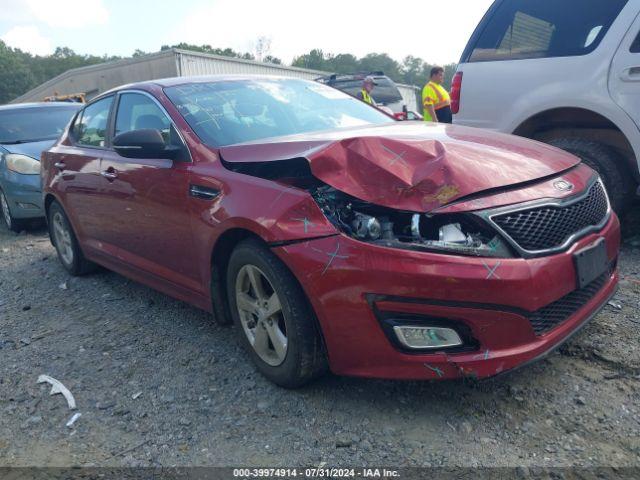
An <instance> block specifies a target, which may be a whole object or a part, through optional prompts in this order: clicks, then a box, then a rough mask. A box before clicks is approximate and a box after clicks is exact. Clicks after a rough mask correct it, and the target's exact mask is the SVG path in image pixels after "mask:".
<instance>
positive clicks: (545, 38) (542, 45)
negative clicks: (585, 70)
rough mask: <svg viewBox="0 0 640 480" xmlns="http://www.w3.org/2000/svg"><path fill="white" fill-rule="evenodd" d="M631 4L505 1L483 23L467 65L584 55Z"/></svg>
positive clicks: (613, 0) (616, 1) (622, 0)
mask: <svg viewBox="0 0 640 480" xmlns="http://www.w3.org/2000/svg"><path fill="white" fill-rule="evenodd" d="M627 2H628V0H562V1H558V0H505V1H504V2H502V3H501V4H500V5H499V6H498V8H497V9H496V10H495V11H494V13H493V15H492V16H491V17H490V18H488V19H486V20H485V25H484V28H483V29H482V32H481V33H480V35H479V37H478V39H477V41H476V45H475V46H474V47H473V49H472V50H471V52H470V54H469V57H468V58H467V59H463V60H465V61H468V62H487V61H497V60H521V59H527V58H549V57H568V56H578V55H586V54H588V53H590V52H592V51H593V50H595V49H596V48H597V47H598V45H599V44H600V42H601V41H602V39H603V38H604V36H605V35H606V33H607V31H608V30H609V27H610V26H611V24H612V23H613V22H614V20H615V19H616V18H617V17H618V15H619V14H620V12H621V10H622V9H623V8H624V6H625V5H626V4H627Z"/></svg>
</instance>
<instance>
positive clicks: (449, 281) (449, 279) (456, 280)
mask: <svg viewBox="0 0 640 480" xmlns="http://www.w3.org/2000/svg"><path fill="white" fill-rule="evenodd" d="M444 281H445V282H447V283H460V280H458V279H457V278H453V277H447V278H445V279H444Z"/></svg>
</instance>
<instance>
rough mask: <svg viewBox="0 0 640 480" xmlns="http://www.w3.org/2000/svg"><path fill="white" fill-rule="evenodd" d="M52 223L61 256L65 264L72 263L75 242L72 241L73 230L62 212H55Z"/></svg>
mask: <svg viewBox="0 0 640 480" xmlns="http://www.w3.org/2000/svg"><path fill="white" fill-rule="evenodd" d="M52 224H53V237H54V239H55V242H56V247H58V253H59V254H60V258H62V261H63V262H64V263H65V264H67V265H71V264H72V263H73V242H72V241H71V232H70V231H69V228H68V227H67V223H66V222H65V221H64V218H63V217H62V213H60V212H56V213H54V215H53V219H52Z"/></svg>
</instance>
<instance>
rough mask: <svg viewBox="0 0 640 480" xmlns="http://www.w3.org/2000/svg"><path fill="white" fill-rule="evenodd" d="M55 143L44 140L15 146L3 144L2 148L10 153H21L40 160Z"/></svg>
mask: <svg viewBox="0 0 640 480" xmlns="http://www.w3.org/2000/svg"><path fill="white" fill-rule="evenodd" d="M54 143H56V141H55V140H43V141H40V142H31V143H18V144H15V145H14V144H4V143H3V144H1V145H2V148H4V149H5V150H7V151H8V152H9V153H19V154H21V155H27V156H29V157H31V158H34V159H35V160H40V154H41V153H42V152H44V151H45V150H48V149H49V148H50V147H51V146H52V145H53V144H54Z"/></svg>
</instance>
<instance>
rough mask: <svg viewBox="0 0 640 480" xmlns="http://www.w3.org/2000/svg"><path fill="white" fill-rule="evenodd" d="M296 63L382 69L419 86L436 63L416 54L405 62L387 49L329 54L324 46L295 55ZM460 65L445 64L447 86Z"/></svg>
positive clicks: (340, 69) (338, 70)
mask: <svg viewBox="0 0 640 480" xmlns="http://www.w3.org/2000/svg"><path fill="white" fill-rule="evenodd" d="M292 65H293V66H294V67H302V68H311V69H313V70H322V71H325V72H331V73H356V72H378V71H382V72H384V73H385V75H387V76H388V77H389V78H391V79H392V80H393V81H395V82H398V83H405V84H407V85H415V86H417V87H422V86H423V85H424V84H425V83H427V81H428V80H429V74H430V72H431V68H432V67H433V66H435V65H433V64H430V63H427V62H425V61H424V60H423V59H421V58H418V57H413V56H407V57H406V58H405V59H404V60H403V61H402V63H398V62H397V61H395V60H394V59H393V58H391V57H390V56H389V55H387V54H386V53H369V54H367V55H365V56H364V57H362V58H357V57H355V56H354V55H351V54H350V53H341V54H338V55H332V54H325V53H324V52H323V51H322V50H320V49H313V50H311V51H310V52H309V53H306V54H304V55H300V56H299V57H295V58H294V59H293V63H292ZM456 67H457V65H456V64H455V63H451V64H448V65H443V68H444V69H445V87H446V88H450V86H451V79H452V78H453V74H454V73H455V71H456Z"/></svg>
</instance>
